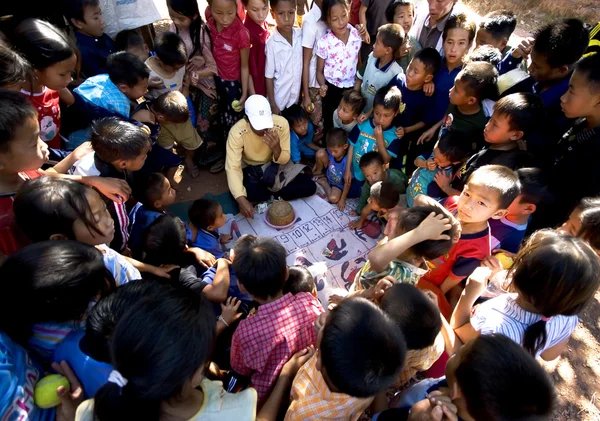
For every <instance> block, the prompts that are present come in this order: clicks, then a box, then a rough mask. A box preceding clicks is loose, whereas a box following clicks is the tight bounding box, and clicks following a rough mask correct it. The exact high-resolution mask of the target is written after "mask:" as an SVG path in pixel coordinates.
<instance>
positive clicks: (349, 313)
mask: <svg viewBox="0 0 600 421" xmlns="http://www.w3.org/2000/svg"><path fill="white" fill-rule="evenodd" d="M317 348H318V350H319V351H318V353H317V369H318V370H320V371H321V374H322V375H323V378H324V379H325V383H327V386H328V387H329V389H330V390H331V391H332V392H337V393H343V394H345V395H350V396H354V397H357V398H367V397H370V396H375V395H376V394H377V393H379V392H380V391H382V390H385V389H386V388H387V387H389V386H391V385H392V384H393V383H394V381H395V380H396V379H397V378H398V375H399V374H400V370H401V369H402V366H403V365H404V358H405V356H406V342H405V341H404V336H403V334H402V332H400V330H399V329H398V328H397V327H396V324H395V323H394V322H393V320H392V319H391V318H390V317H389V316H388V315H387V314H385V313H384V312H383V310H381V309H380V308H379V307H377V306H376V305H375V304H373V303H372V302H370V301H368V300H366V299H364V298H349V299H347V300H343V301H342V302H341V303H340V304H339V305H338V306H337V307H335V308H334V309H333V310H331V311H330V312H329V314H328V316H327V321H326V322H325V325H324V326H323V328H322V329H321V330H320V332H319V335H318V338H317Z"/></svg>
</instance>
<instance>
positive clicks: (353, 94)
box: [327, 89, 366, 134]
mask: <svg viewBox="0 0 600 421" xmlns="http://www.w3.org/2000/svg"><path fill="white" fill-rule="evenodd" d="M365 104H366V100H365V97H364V96H363V95H362V94H361V93H360V92H358V91H356V90H354V89H348V90H346V91H344V93H343V94H342V100H341V101H340V104H339V105H338V107H337V109H336V110H335V111H334V112H333V127H335V128H338V129H343V130H344V131H345V132H346V134H350V132H351V131H352V129H354V128H355V127H356V124H358V117H359V115H360V113H361V112H362V110H363V108H365ZM327 133H329V132H327Z"/></svg>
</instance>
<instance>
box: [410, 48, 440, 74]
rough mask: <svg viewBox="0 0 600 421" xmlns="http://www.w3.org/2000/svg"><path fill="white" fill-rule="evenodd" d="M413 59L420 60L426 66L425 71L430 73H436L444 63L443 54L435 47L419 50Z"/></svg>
mask: <svg viewBox="0 0 600 421" xmlns="http://www.w3.org/2000/svg"><path fill="white" fill-rule="evenodd" d="M413 60H420V61H421V63H423V65H424V66H425V72H426V73H427V74H430V75H435V74H436V72H437V71H438V70H439V68H440V66H441V65H442V56H441V55H440V53H438V51H437V50H436V49H435V48H430V47H429V48H423V49H422V50H419V51H417V53H416V54H415V56H414V57H413Z"/></svg>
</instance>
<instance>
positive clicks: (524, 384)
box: [455, 334, 556, 421]
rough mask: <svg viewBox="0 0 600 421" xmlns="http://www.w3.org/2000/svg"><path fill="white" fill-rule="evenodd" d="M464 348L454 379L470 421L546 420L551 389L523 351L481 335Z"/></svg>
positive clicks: (503, 340)
mask: <svg viewBox="0 0 600 421" xmlns="http://www.w3.org/2000/svg"><path fill="white" fill-rule="evenodd" d="M467 346H468V348H467V349H465V350H464V351H463V352H461V359H460V363H459V365H458V367H457V368H456V373H455V376H456V382H457V384H458V387H459V389H460V391H461V393H462V396H463V398H464V400H465V403H466V405H467V411H468V413H469V415H470V416H471V417H473V419H476V420H497V421H499V420H545V419H548V418H549V417H550V415H551V414H552V409H553V407H554V403H555V400H556V395H555V391H554V385H553V384H552V381H551V380H550V378H549V377H548V374H547V373H546V371H545V370H544V368H543V367H542V366H541V365H540V364H539V363H538V362H537V361H536V360H535V359H534V358H533V357H532V356H531V355H527V352H525V351H524V350H523V348H521V347H520V346H519V345H518V344H516V343H515V342H513V341H512V340H511V339H510V338H508V337H506V336H504V335H501V334H491V335H481V336H479V337H477V338H476V339H474V340H473V341H472V342H471V343H469V344H468V345H467ZM499 350H501V351H500V352H499ZM455 358H458V356H457V357H455Z"/></svg>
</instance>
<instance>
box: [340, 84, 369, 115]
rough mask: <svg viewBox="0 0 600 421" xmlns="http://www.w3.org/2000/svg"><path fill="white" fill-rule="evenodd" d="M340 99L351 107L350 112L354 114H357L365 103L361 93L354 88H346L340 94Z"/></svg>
mask: <svg viewBox="0 0 600 421" xmlns="http://www.w3.org/2000/svg"><path fill="white" fill-rule="evenodd" d="M342 101H344V102H345V103H346V104H348V105H349V106H350V108H352V113H353V114H354V115H359V114H360V113H361V111H362V110H363V108H365V105H367V101H366V100H365V97H364V96H362V94H361V93H360V92H359V91H357V90H355V89H347V90H345V91H344V93H343V94H342Z"/></svg>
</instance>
